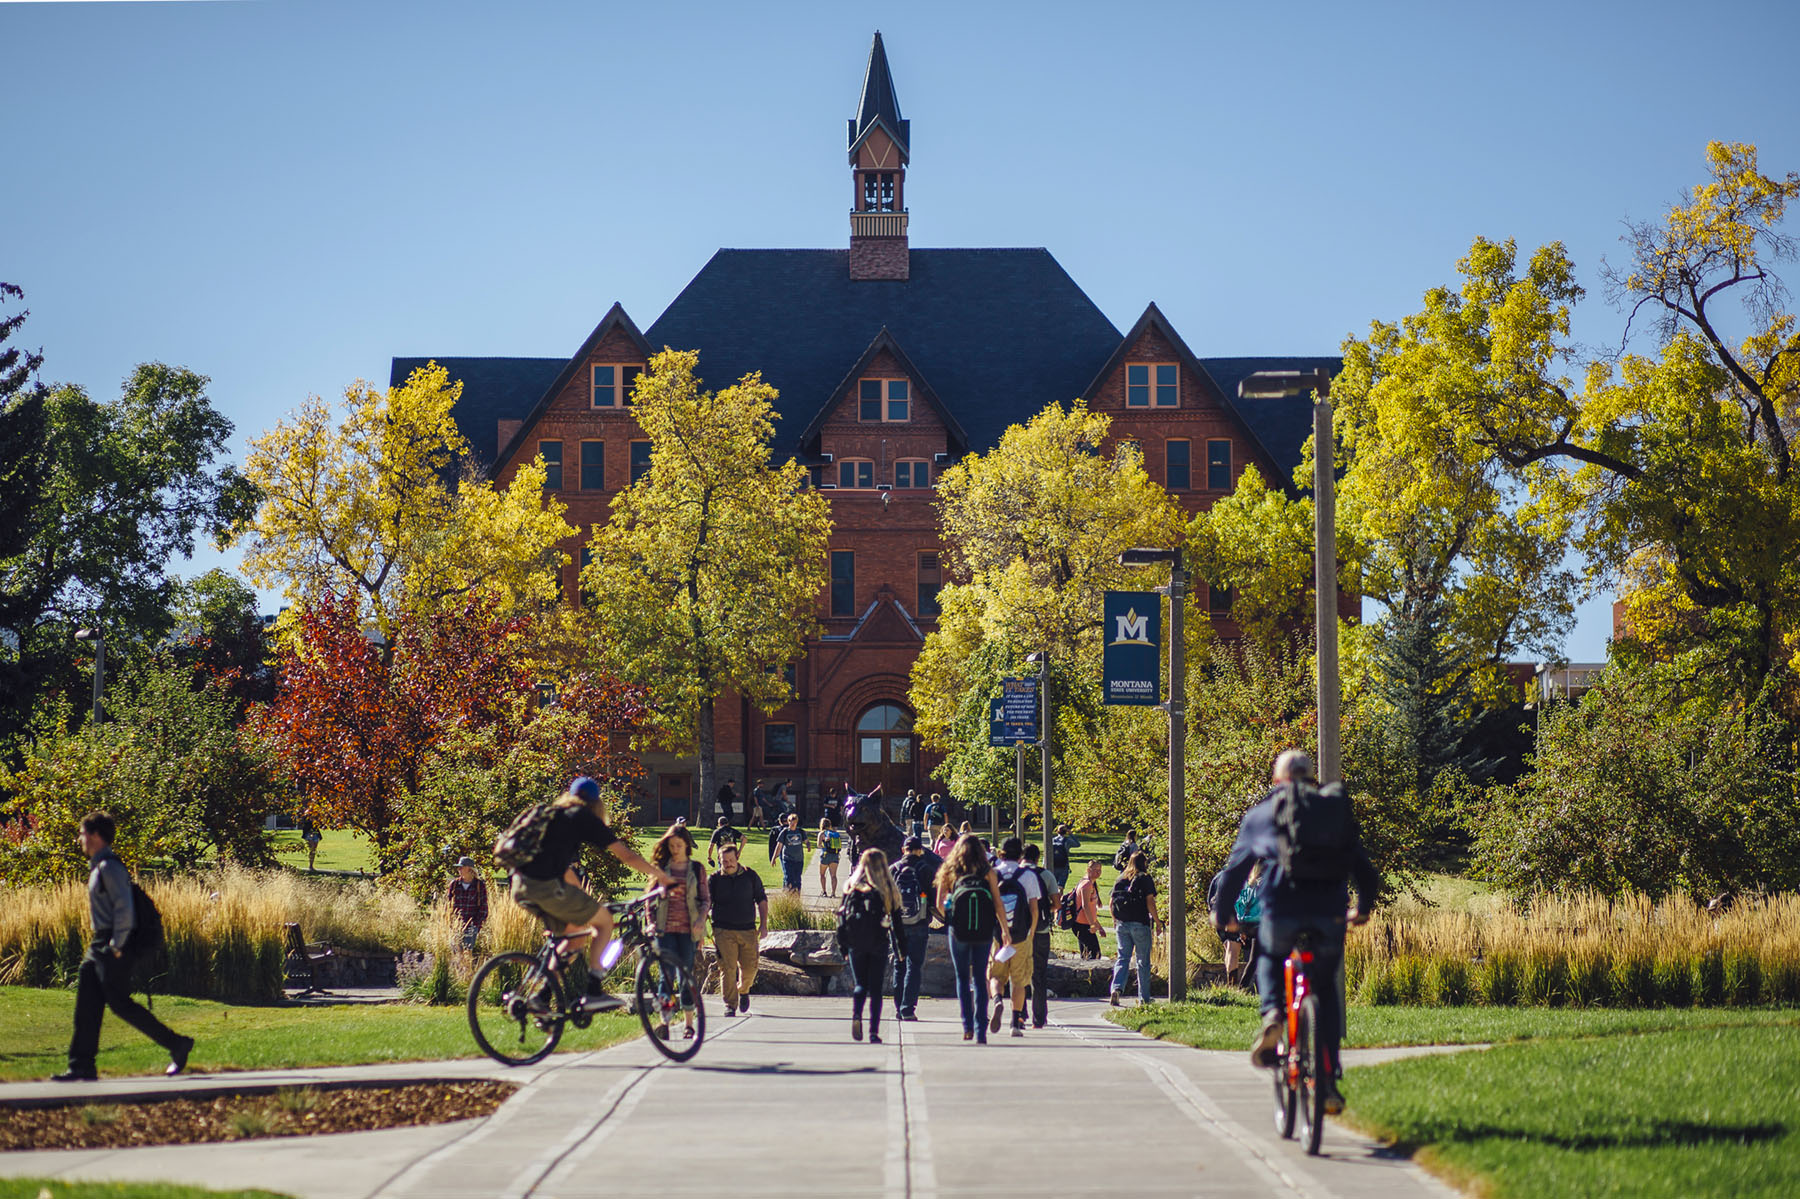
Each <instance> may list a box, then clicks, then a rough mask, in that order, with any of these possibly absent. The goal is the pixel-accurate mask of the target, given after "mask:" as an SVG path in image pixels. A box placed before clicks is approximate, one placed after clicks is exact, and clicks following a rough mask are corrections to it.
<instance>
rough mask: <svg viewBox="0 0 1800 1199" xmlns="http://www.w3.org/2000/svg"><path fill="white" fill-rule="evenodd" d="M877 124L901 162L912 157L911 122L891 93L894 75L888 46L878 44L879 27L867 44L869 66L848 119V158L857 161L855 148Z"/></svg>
mask: <svg viewBox="0 0 1800 1199" xmlns="http://www.w3.org/2000/svg"><path fill="white" fill-rule="evenodd" d="M877 125H880V126H881V127H882V128H884V129H886V130H887V134H888V136H889V137H891V138H893V139H894V144H895V145H897V146H899V147H900V158H901V161H903V162H904V161H908V160H910V159H911V158H912V122H911V121H903V120H901V119H900V100H899V97H897V96H895V95H894V77H893V75H892V74H891V73H889V71H888V60H887V49H886V47H884V46H883V45H882V44H881V30H879V29H877V30H876V31H875V41H874V44H873V45H871V46H870V47H869V66H868V69H867V70H865V71H864V72H863V85H862V99H861V100H859V101H858V102H857V105H856V116H855V117H854V118H853V119H852V120H851V121H850V161H851V163H852V164H854V163H855V162H856V147H857V146H858V145H860V144H861V143H862V139H863V138H865V137H867V136H868V135H869V130H871V129H873V128H875V126H877Z"/></svg>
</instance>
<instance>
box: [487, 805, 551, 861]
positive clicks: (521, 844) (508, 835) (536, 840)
mask: <svg viewBox="0 0 1800 1199" xmlns="http://www.w3.org/2000/svg"><path fill="white" fill-rule="evenodd" d="M556 812H557V807H556V805H555V804H547V803H537V804H532V805H531V806H530V807H529V808H526V809H525V810H524V811H523V812H520V813H519V815H518V818H517V819H515V820H514V821H513V822H512V823H511V824H509V825H507V826H506V831H505V832H503V833H501V834H500V836H499V838H498V839H497V840H495V842H494V861H496V862H498V863H500V865H502V866H504V867H506V868H507V869H508V870H517V869H519V867H521V866H529V865H530V864H531V861H532V859H534V858H536V857H537V856H538V851H539V850H541V849H543V847H544V834H545V833H546V832H547V831H549V828H550V821H551V820H552V819H554V818H555V816H556Z"/></svg>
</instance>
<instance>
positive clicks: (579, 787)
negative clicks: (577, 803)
mask: <svg viewBox="0 0 1800 1199" xmlns="http://www.w3.org/2000/svg"><path fill="white" fill-rule="evenodd" d="M569 794H570V795H573V796H575V797H576V798H577V799H585V800H587V801H588V802H589V803H593V802H594V801H595V800H596V799H599V798H600V782H599V780H598V779H593V778H590V777H588V776H587V775H585V774H584V775H581V776H580V777H578V778H577V779H576V780H575V781H574V782H572V783H570V784H569Z"/></svg>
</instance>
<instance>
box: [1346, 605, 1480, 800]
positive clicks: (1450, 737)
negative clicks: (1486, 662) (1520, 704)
mask: <svg viewBox="0 0 1800 1199" xmlns="http://www.w3.org/2000/svg"><path fill="white" fill-rule="evenodd" d="M1449 607H1450V605H1449V602H1448V601H1447V600H1446V599H1445V598H1444V597H1443V596H1442V594H1441V593H1428V594H1425V595H1422V596H1418V597H1416V598H1415V599H1414V600H1413V601H1412V602H1411V603H1406V604H1402V605H1399V606H1397V607H1396V608H1395V609H1394V611H1392V612H1391V613H1390V614H1389V615H1388V617H1387V619H1386V620H1384V621H1383V622H1382V624H1381V639H1380V641H1379V642H1378V644H1377V648H1376V651H1375V656H1374V667H1375V670H1374V679H1373V690H1374V693H1375V697H1376V699H1377V700H1378V701H1379V702H1381V703H1383V704H1385V705H1386V706H1387V707H1388V708H1389V710H1390V711H1391V712H1392V713H1393V722H1392V727H1393V729H1394V735H1395V736H1396V737H1397V738H1398V739H1399V740H1400V742H1401V748H1402V751H1403V755H1404V757H1405V758H1406V760H1407V761H1409V762H1410V763H1411V766H1412V769H1413V771H1414V775H1415V779H1416V781H1417V785H1418V789H1419V791H1420V793H1421V794H1422V793H1424V792H1426V791H1428V790H1430V789H1431V785H1432V784H1433V783H1434V782H1436V781H1437V777H1438V775H1440V774H1442V773H1443V772H1444V771H1446V770H1456V771H1458V772H1460V773H1461V774H1463V775H1464V776H1465V777H1467V778H1468V779H1469V780H1470V781H1472V782H1484V781H1486V780H1488V779H1490V778H1492V777H1493V776H1494V774H1495V772H1496V771H1497V770H1498V769H1499V767H1500V764H1501V758H1500V757H1498V756H1491V755H1490V754H1489V753H1488V752H1487V749H1486V745H1485V741H1486V738H1485V736H1484V733H1485V732H1486V731H1487V730H1486V728H1485V726H1486V725H1487V724H1488V723H1489V720H1488V719H1487V717H1486V715H1485V713H1484V712H1483V710H1482V708H1481V705H1480V704H1479V703H1478V702H1477V696H1476V690H1475V679H1476V673H1477V669H1478V668H1479V666H1480V665H1481V664H1480V663H1471V662H1467V661H1464V660H1461V659H1460V657H1459V655H1457V654H1456V653H1455V651H1454V649H1453V648H1452V646H1451V644H1450V641H1449V638H1448V637H1447V636H1446V625H1447V623H1448V621H1449Z"/></svg>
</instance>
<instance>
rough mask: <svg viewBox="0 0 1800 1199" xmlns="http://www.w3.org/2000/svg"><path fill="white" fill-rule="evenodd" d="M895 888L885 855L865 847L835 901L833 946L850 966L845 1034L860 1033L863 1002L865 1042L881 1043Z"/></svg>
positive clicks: (859, 1037)
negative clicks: (866, 1016) (841, 897)
mask: <svg viewBox="0 0 1800 1199" xmlns="http://www.w3.org/2000/svg"><path fill="white" fill-rule="evenodd" d="M899 910H900V892H899V889H898V888H896V887H895V886H894V876H893V875H892V874H890V873H889V872H888V860H887V855H886V854H885V853H882V852H881V851H880V850H879V849H865V850H863V855H862V857H860V858H858V859H857V862H856V869H855V870H854V871H852V872H851V874H850V880H849V882H848V883H847V884H845V887H844V901H843V903H841V904H840V905H838V948H839V949H841V950H842V951H843V954H844V959H845V961H846V962H847V963H848V964H849V967H850V981H851V984H852V986H853V989H852V990H851V992H850V1039H851V1040H853V1041H860V1040H862V1039H863V1008H864V1006H865V1005H866V1006H867V1007H868V1009H869V1042H870V1044H873V1045H879V1044H881V996H882V989H883V986H884V985H885V984H886V982H887V968H888V945H889V944H890V942H892V941H893V939H894V933H895V927H894V917H895V914H896V913H897V912H898V911H899Z"/></svg>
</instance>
